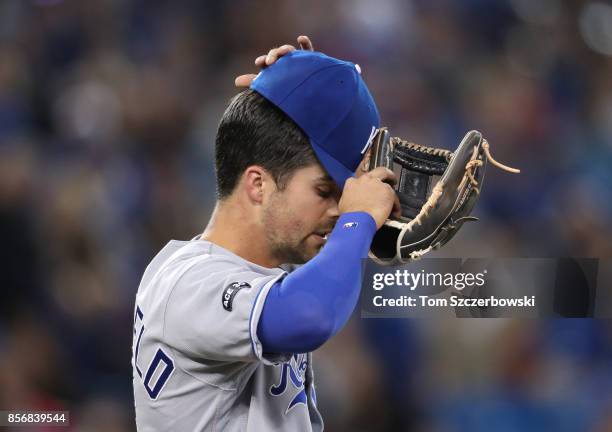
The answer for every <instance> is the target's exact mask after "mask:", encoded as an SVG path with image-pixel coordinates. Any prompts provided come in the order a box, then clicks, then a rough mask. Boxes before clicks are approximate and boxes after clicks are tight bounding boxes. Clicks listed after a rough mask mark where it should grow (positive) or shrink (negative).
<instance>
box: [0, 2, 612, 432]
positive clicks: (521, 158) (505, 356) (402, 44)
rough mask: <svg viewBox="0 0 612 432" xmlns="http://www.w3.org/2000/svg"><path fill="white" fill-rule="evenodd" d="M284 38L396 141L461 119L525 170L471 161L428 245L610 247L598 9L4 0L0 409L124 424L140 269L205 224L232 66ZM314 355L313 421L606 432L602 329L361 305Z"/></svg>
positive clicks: (440, 134) (610, 85) (456, 130)
mask: <svg viewBox="0 0 612 432" xmlns="http://www.w3.org/2000/svg"><path fill="white" fill-rule="evenodd" d="M299 34H307V35H309V36H310V37H311V38H312V40H313V42H314V44H315V48H316V49H317V50H320V51H323V52H325V53H327V54H330V55H333V56H336V57H340V58H344V59H347V60H351V61H354V62H356V63H359V64H360V65H361V68H362V70H363V76H364V78H365V80H366V82H367V83H368V85H369V87H370V89H371V91H372V93H373V95H374V97H375V99H376V100H377V103H378V106H379V108H380V111H381V115H382V119H383V123H384V124H386V125H387V126H389V127H390V128H391V130H392V132H393V133H394V134H395V135H401V136H403V137H406V138H411V139H412V140H413V141H415V142H420V143H423V144H428V145H436V146H441V147H446V148H454V146H455V145H456V143H457V142H458V140H459V139H460V138H461V137H462V136H463V134H464V133H465V132H466V131H467V130H469V129H473V128H476V129H479V130H481V131H483V132H484V134H485V136H487V137H488V140H489V142H490V143H491V145H492V152H493V155H494V156H495V157H496V158H497V159H498V160H500V161H503V162H504V163H508V164H509V165H512V166H517V167H519V168H521V169H522V174H520V175H511V174H507V173H505V172H502V171H497V170H494V169H492V168H490V169H489V171H488V173H487V179H486V182H485V188H484V193H483V195H482V198H481V200H480V202H479V204H478V207H477V215H478V216H480V217H481V219H482V220H481V221H480V222H479V223H477V224H472V225H469V226H466V227H465V228H464V229H463V230H462V231H461V233H460V234H459V235H458V236H457V237H456V238H455V239H454V240H453V241H452V242H451V243H449V244H448V245H447V247H446V248H445V249H444V251H443V253H444V254H445V256H469V257H487V256H506V257H556V256H577V257H594V258H610V256H611V255H612V253H611V251H612V244H611V242H610V240H611V238H612V232H611V228H610V226H611V224H610V221H611V220H612V217H611V216H612V188H611V185H612V169H611V168H612V79H611V77H612V4H611V3H610V2H599V1H561V0H538V1H531V0H505V1H504V0H498V1H490V0H462V1H453V0H419V1H417V0H414V1H407V0H380V1H368V0H339V1H325V0H312V1H298V0H285V1H282V0H262V1H247V0H242V1H241V0H232V1H202V0H180V1H171V0H146V1H145V0H87V1H79V0H65V1H62V0H1V1H0V263H1V264H0V266H1V271H0V286H1V289H2V299H1V301H0V409H17V408H21V409H24V408H27V409H67V410H70V412H71V415H72V422H73V428H72V429H73V430H79V431H117V432H122V431H132V430H134V429H135V426H134V409H133V399H132V387H131V386H132V380H131V366H130V356H131V352H130V351H131V341H132V323H133V321H132V320H133V304H134V303H133V302H134V295H135V292H136V290H137V287H138V282H139V278H140V276H141V274H142V272H143V270H144V268H145V266H146V264H147V263H148V261H149V260H150V259H151V258H152V257H153V256H154V255H155V253H156V252H157V251H158V250H159V249H160V248H161V247H162V246H163V245H164V244H165V243H166V242H167V241H169V240H170V239H183V240H185V239H190V238H192V237H193V236H195V235H196V234H197V233H199V232H201V231H202V230H203V228H204V226H205V225H206V222H207V219H208V217H209V215H210V213H211V210H212V206H213V204H214V171H213V162H212V154H213V143H214V137H215V132H216V125H217V122H218V120H219V119H220V116H221V114H222V112H223V110H224V107H225V105H226V104H227V102H228V100H229V98H230V97H231V96H232V95H234V94H235V93H236V92H237V89H236V88H234V86H233V81H234V77H235V76H236V75H239V74H242V73H248V72H253V71H254V66H253V60H254V59H255V57H256V56H257V55H260V54H263V53H266V52H267V50H268V49H270V48H272V47H274V46H279V45H280V44H284V43H294V42H295V38H296V37H297V36H298V35H299ZM604 288H610V287H600V289H604ZM315 362H316V363H315V371H316V373H317V384H318V394H319V404H320V406H321V410H322V412H323V415H324V418H325V420H326V424H327V428H326V430H329V431H330V432H333V431H349V430H350V431H364V432H365V431H459V432H463V431H466V432H467V431H485V430H486V431H489V430H495V431H502V432H505V431H548V430H555V431H595V432H602V431H610V430H612V414H611V413H612V367H611V366H610V364H611V362H612V326H611V325H610V322H608V321H604V320H580V319H574V320H570V319H567V320H551V321H544V320H542V321H527V322H525V321H512V320H495V319H479V320H452V321H449V322H445V321H434V320H430V321H426V320H422V321H412V320H363V319H359V317H358V315H356V316H355V318H354V319H353V320H352V321H351V322H350V324H349V325H348V326H347V328H346V329H345V330H343V331H342V332H341V333H340V334H339V335H338V336H337V337H335V338H334V339H333V340H332V341H331V342H330V343H329V344H328V345H326V346H325V347H324V348H323V349H321V350H320V351H318V352H317V353H316V355H315Z"/></svg>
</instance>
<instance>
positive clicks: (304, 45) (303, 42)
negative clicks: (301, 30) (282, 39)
mask: <svg viewBox="0 0 612 432" xmlns="http://www.w3.org/2000/svg"><path fill="white" fill-rule="evenodd" d="M297 41H298V44H299V45H300V48H301V49H303V50H306V51H314V46H313V45H312V42H311V41H310V38H309V37H308V36H305V35H301V36H298V38H297Z"/></svg>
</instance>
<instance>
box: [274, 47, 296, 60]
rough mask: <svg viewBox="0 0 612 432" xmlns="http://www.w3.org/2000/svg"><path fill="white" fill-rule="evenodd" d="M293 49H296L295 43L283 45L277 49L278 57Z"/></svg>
mask: <svg viewBox="0 0 612 432" xmlns="http://www.w3.org/2000/svg"><path fill="white" fill-rule="evenodd" d="M291 51H295V47H294V46H293V45H289V44H286V45H283V46H281V47H278V48H277V49H276V57H277V58H278V57H282V56H284V55H285V54H288V53H290V52H291Z"/></svg>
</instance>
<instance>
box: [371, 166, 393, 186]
mask: <svg viewBox="0 0 612 432" xmlns="http://www.w3.org/2000/svg"><path fill="white" fill-rule="evenodd" d="M366 175H368V176H370V177H373V178H377V179H379V180H381V181H383V182H385V183H389V184H390V185H394V184H395V183H397V176H396V175H395V173H394V172H393V171H391V170H390V169H389V168H387V167H378V168H374V169H373V170H372V171H369V172H368V173H367V174H366Z"/></svg>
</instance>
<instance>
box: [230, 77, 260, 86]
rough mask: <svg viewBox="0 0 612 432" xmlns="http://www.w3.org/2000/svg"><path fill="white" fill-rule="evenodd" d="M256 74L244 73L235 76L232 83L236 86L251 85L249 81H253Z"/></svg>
mask: <svg viewBox="0 0 612 432" xmlns="http://www.w3.org/2000/svg"><path fill="white" fill-rule="evenodd" d="M256 76H257V75H255V74H246V75H240V76H237V77H236V79H235V80H234V85H235V86H236V87H248V86H250V85H251V83H252V82H253V80H254V79H255V77H256Z"/></svg>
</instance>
